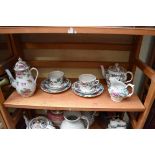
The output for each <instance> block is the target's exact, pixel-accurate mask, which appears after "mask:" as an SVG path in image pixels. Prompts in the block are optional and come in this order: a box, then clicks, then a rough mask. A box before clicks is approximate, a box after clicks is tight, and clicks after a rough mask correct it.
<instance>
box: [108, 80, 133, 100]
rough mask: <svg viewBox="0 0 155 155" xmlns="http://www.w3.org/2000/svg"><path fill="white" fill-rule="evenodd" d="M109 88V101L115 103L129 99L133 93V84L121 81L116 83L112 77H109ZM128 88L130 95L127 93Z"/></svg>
mask: <svg viewBox="0 0 155 155" xmlns="http://www.w3.org/2000/svg"><path fill="white" fill-rule="evenodd" d="M109 80H110V86H109V88H108V91H109V94H110V96H111V99H112V100H113V101H115V102H120V101H122V100H123V99H124V98H127V97H131V96H132V95H133V93H134V85H133V84H130V83H129V84H127V85H126V84H125V83H123V82H121V81H118V80H117V79H116V78H114V77H110V78H109ZM128 87H131V88H132V89H131V93H129V91H128V89H127V88H128Z"/></svg>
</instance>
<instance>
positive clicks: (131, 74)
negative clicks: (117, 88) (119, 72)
mask: <svg viewBox="0 0 155 155" xmlns="http://www.w3.org/2000/svg"><path fill="white" fill-rule="evenodd" d="M128 74H130V76H131V78H130V80H128V81H126V82H125V83H129V82H131V81H132V79H133V73H132V72H130V71H128V72H126V76H127V75H128Z"/></svg>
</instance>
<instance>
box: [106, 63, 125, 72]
mask: <svg viewBox="0 0 155 155" xmlns="http://www.w3.org/2000/svg"><path fill="white" fill-rule="evenodd" d="M108 70H110V71H113V72H126V69H125V68H124V67H122V66H120V65H119V64H118V63H115V65H114V66H110V67H109V68H108Z"/></svg>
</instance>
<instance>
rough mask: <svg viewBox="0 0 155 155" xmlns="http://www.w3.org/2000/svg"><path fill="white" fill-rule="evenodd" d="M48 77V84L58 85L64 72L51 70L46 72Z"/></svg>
mask: <svg viewBox="0 0 155 155" xmlns="http://www.w3.org/2000/svg"><path fill="white" fill-rule="evenodd" d="M48 79H49V81H50V86H52V87H59V86H61V84H62V83H63V82H64V72H62V71H52V72H50V73H49V74H48Z"/></svg>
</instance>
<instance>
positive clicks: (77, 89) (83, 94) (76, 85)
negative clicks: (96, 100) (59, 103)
mask: <svg viewBox="0 0 155 155" xmlns="http://www.w3.org/2000/svg"><path fill="white" fill-rule="evenodd" d="M72 91H73V92H74V93H75V94H76V95H78V96H81V97H87V98H91V97H97V96H99V95H101V94H102V93H103V91H104V87H103V85H102V84H101V83H99V84H98V85H96V86H95V87H94V89H93V90H92V91H89V92H88V91H84V90H81V88H80V87H79V82H78V81H77V82H74V83H73V84H72Z"/></svg>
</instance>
